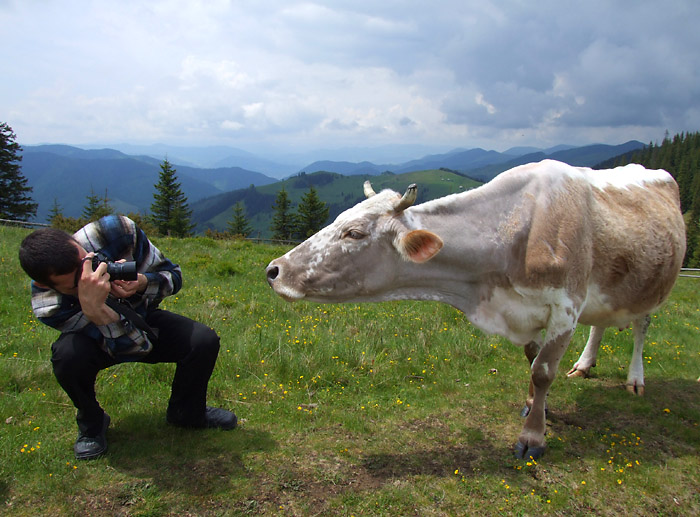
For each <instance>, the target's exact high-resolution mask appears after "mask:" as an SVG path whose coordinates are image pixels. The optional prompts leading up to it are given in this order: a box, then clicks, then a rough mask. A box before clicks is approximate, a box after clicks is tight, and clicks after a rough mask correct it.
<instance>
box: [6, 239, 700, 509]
mask: <svg viewBox="0 0 700 517" xmlns="http://www.w3.org/2000/svg"><path fill="white" fill-rule="evenodd" d="M27 233H28V230H24V229H19V228H9V227H4V226H0V252H1V253H0V318H1V319H2V324H1V327H0V444H1V445H0V513H2V514H6V515H27V516H30V515H31V516H35V515H66V516H73V515H90V516H101V515H120V516H132V515H133V516H136V515H138V516H161V515H163V516H165V515H173V516H175V515H177V516H182V515H193V516H199V515H203V516H226V515H304V516H305V515H309V516H313V515H347V516H350V515H387V516H393V515H421V516H426V515H427V516H430V515H583V514H593V515H632V514H636V515H700V383H698V382H697V379H698V376H700V307H699V298H698V291H699V288H700V283H699V282H700V281H699V280H694V279H688V278H680V279H679V280H678V282H677V285H676V287H675V288H674V291H673V293H672V295H671V298H670V299H669V301H668V302H667V303H666V304H665V305H664V306H663V307H662V308H661V310H660V311H659V312H658V313H657V314H655V315H654V316H653V319H652V324H651V327H650V330H649V334H648V339H647V344H646V347H645V352H644V358H645V368H646V372H645V373H646V394H645V396H644V397H635V396H632V395H630V394H629V393H627V391H626V390H625V388H624V383H625V379H626V375H627V366H628V362H629V358H630V355H631V351H632V334H631V331H630V330H621V331H620V330H618V329H608V330H607V332H606V335H605V339H604V342H603V345H602V347H601V350H600V354H599V356H598V366H597V367H596V368H594V369H593V371H592V373H593V376H592V377H591V378H589V379H567V378H566V375H565V372H566V371H567V370H568V369H569V368H570V367H571V365H572V364H573V362H574V361H575V360H576V359H577V358H578V355H579V354H580V352H581V350H582V349H583V346H584V344H585V341H586V338H587V332H588V328H585V327H584V328H579V329H578V330H577V332H576V335H575V337H574V339H573V341H572V344H571V346H570V347H569V350H568V351H567V353H566V356H565V357H564V359H563V361H562V364H561V366H560V372H559V376H558V377H557V379H556V381H555V383H554V384H553V386H552V389H551V392H550V396H549V401H548V406H549V416H548V433H547V437H548V443H549V448H548V450H547V452H546V454H545V456H544V457H543V458H542V459H541V460H539V461H537V462H534V461H530V462H524V461H519V460H516V459H515V458H514V457H513V454H512V451H511V447H512V445H513V443H514V442H515V440H516V439H517V436H518V433H519V432H520V428H521V426H522V419H521V417H520V416H519V413H520V409H521V407H522V405H523V403H524V400H525V396H526V393H527V387H528V364H527V361H526V359H525V356H524V354H523V352H522V350H521V349H519V348H518V347H515V346H513V345H512V344H510V343H509V342H508V341H507V340H505V339H503V338H500V337H498V336H487V335H485V334H483V333H481V332H480V331H478V330H477V329H476V328H474V327H473V326H472V325H471V324H470V323H469V322H468V321H467V320H466V319H465V318H464V317H463V316H462V315H461V313H459V312H458V311H457V310H455V309H453V308H451V307H449V306H446V305H440V304H437V303H428V302H410V301H406V302H391V303H380V304H361V305H355V304H347V305H319V304H313V303H296V304H288V303H286V302H284V301H283V300H281V299H280V298H278V297H277V296H275V295H274V293H273V292H272V291H271V290H270V289H269V288H268V287H267V284H266V282H265V274H264V268H265V266H266V265H267V263H268V262H269V261H270V260H271V259H273V258H275V257H277V256H279V255H281V254H282V253H284V252H285V251H286V250H287V249H289V248H287V247H281V246H270V245H264V244H253V243H250V242H246V241H221V240H211V239H207V238H189V239H169V238H159V239H154V242H155V243H156V245H157V246H158V247H160V248H161V249H162V250H163V251H164V252H165V253H166V255H167V256H168V257H170V258H171V259H172V260H174V261H175V262H178V263H179V264H180V265H181V266H182V269H183V273H184V279H185V285H184V288H183V290H182V291H181V292H180V293H178V295H176V296H173V297H170V298H168V299H167V300H166V301H165V302H164V304H163V305H164V308H166V309H169V310H173V311H176V312H179V313H182V314H184V315H187V316H189V317H192V318H195V319H198V320H200V321H202V322H204V323H206V324H208V325H210V326H211V327H213V328H214V329H216V330H217V332H218V333H219V335H220V336H221V351H220V355H219V360H218V363H217V366H216V368H215V370H214V374H213V376H212V380H211V382H210V385H209V403H210V404H211V405H216V406H221V407H226V408H229V409H232V410H234V411H235V412H236V414H237V415H238V417H239V419H240V421H241V423H240V426H239V427H238V428H237V429H235V430H233V431H229V432H225V431H218V430H205V431H193V430H181V429H177V428H173V427H170V426H168V425H167V424H166V423H165V408H166V405H167V401H168V396H169V391H170V383H171V380H172V376H173V372H174V365H171V364H161V365H143V364H121V365H117V366H115V367H113V368H109V369H108V370H105V371H103V372H101V374H100V376H99V377H98V383H97V391H98V399H99V400H100V402H101V403H102V405H103V407H104V408H105V409H106V411H107V412H108V413H109V414H110V416H111V417H112V424H111V426H110V428H109V431H108V433H107V438H108V441H109V446H110V449H109V452H108V453H107V454H106V455H105V456H104V457H102V458H100V459H97V460H94V461H89V462H77V461H76V460H75V459H74V456H73V450H72V447H73V442H74V440H75V438H76V435H77V428H76V425H75V410H74V408H73V407H72V404H71V403H70V401H69V399H68V398H67V396H66V395H65V394H64V393H63V391H62V390H61V389H60V387H59V386H58V384H57V382H56V381H55V379H54V377H53V373H52V370H51V364H50V355H51V354H50V345H51V343H52V342H53V340H54V339H55V338H56V336H57V334H56V332H55V331H53V330H52V329H50V328H48V327H45V326H44V325H42V324H40V323H39V322H38V321H36V319H35V318H34V316H33V314H32V312H31V308H30V300H29V281H28V279H27V278H25V276H24V274H23V272H22V271H21V269H20V267H19V264H18V260H17V249H18V247H19V243H20V241H21V239H22V238H23V236H24V235H26V234H27Z"/></svg>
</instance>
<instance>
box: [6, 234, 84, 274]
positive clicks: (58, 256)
mask: <svg viewBox="0 0 700 517" xmlns="http://www.w3.org/2000/svg"><path fill="white" fill-rule="evenodd" d="M83 255H85V251H84V250H83V248H82V247H81V246H80V245H79V244H78V243H77V242H76V240H75V239H74V238H73V237H72V236H71V235H69V234H67V233H66V232H64V231H61V230H58V229H56V228H42V229H40V230H36V231H34V232H32V233H30V234H29V235H27V236H26V237H25V238H24V240H23V241H22V244H21V245H20V247H19V262H20V264H21V265H22V269H24V272H25V273H27V275H29V277H30V278H31V279H32V280H34V281H35V282H37V283H38V284H41V285H44V286H48V287H55V280H56V277H62V276H64V275H68V274H75V272H76V270H77V268H78V267H79V266H80V265H81V260H82V258H83Z"/></svg>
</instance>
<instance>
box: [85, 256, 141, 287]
mask: <svg viewBox="0 0 700 517" xmlns="http://www.w3.org/2000/svg"><path fill="white" fill-rule="evenodd" d="M101 262H104V263H105V264H107V273H109V280H110V281H112V280H136V278H137V276H136V262H112V261H110V260H107V259H106V258H105V257H102V256H100V255H95V256H94V257H92V270H93V271H95V270H96V269H97V266H99V265H100V263H101Z"/></svg>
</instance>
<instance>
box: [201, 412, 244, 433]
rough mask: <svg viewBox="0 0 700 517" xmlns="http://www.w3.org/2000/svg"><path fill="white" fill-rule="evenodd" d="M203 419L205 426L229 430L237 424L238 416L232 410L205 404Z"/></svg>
mask: <svg viewBox="0 0 700 517" xmlns="http://www.w3.org/2000/svg"><path fill="white" fill-rule="evenodd" d="M204 419H205V420H206V427H209V428H217V429H223V430H224V431H229V430H231V429H233V428H234V427H236V425H237V424H238V418H236V415H235V414H234V413H233V412H232V411H227V410H226V409H220V408H215V407H209V406H207V410H206V413H205V415H204Z"/></svg>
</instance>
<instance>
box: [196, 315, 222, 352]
mask: <svg viewBox="0 0 700 517" xmlns="http://www.w3.org/2000/svg"><path fill="white" fill-rule="evenodd" d="M193 337H194V339H193V340H192V341H193V344H194V346H195V347H196V348H197V349H199V350H200V351H202V352H203V353H207V354H212V355H213V356H214V357H216V356H217V355H219V348H220V347H221V338H219V335H218V334H217V333H216V331H215V330H214V329H213V328H211V327H208V326H206V325H204V324H201V323H200V324H198V325H197V330H196V333H195V335H194V336H193Z"/></svg>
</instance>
